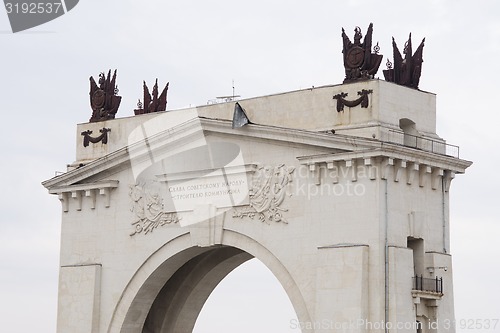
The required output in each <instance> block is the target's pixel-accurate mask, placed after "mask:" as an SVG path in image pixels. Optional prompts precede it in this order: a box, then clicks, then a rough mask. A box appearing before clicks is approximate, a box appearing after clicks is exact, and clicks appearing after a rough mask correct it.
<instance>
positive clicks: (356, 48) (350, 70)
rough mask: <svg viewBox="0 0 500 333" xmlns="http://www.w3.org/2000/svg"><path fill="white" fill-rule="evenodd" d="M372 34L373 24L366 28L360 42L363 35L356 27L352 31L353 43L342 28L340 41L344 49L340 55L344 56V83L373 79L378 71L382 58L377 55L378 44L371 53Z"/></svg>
mask: <svg viewBox="0 0 500 333" xmlns="http://www.w3.org/2000/svg"><path fill="white" fill-rule="evenodd" d="M372 34H373V23H370V25H369V26H368V31H367V32H366V35H365V39H364V41H363V42H361V38H363V35H362V34H361V29H360V28H359V27H356V28H355V29H354V43H352V42H351V40H350V39H349V37H347V35H346V33H345V30H344V28H342V39H343V42H344V47H343V50H342V53H343V54H344V68H345V79H344V83H348V82H353V81H358V80H368V79H373V77H374V76H375V74H376V73H377V71H378V68H379V66H380V63H381V62H382V58H383V56H382V55H380V54H378V51H379V50H380V48H379V46H378V43H377V45H375V47H374V53H372V51H371V48H372Z"/></svg>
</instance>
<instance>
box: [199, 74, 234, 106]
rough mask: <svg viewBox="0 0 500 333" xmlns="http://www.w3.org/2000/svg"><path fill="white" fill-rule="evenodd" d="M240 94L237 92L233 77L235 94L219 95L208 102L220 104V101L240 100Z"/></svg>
mask: <svg viewBox="0 0 500 333" xmlns="http://www.w3.org/2000/svg"><path fill="white" fill-rule="evenodd" d="M240 97H241V96H240V95H236V94H235V88H234V79H233V94H232V95H229V96H218V97H215V99H211V100H209V101H208V102H207V104H219V103H227V102H232V101H236V100H238V98H240Z"/></svg>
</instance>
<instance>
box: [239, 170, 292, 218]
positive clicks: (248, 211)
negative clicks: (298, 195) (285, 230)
mask: <svg viewBox="0 0 500 333" xmlns="http://www.w3.org/2000/svg"><path fill="white" fill-rule="evenodd" d="M294 171H295V167H287V166H285V165H284V164H280V165H278V166H275V167H272V166H261V167H259V168H258V169H257V171H256V172H255V174H254V175H253V178H252V188H251V189H250V192H249V199H250V204H249V205H248V206H247V207H246V208H243V209H241V210H237V209H235V210H234V212H233V217H239V218H244V217H249V218H251V219H255V218H258V219H259V220H260V221H261V222H265V223H267V224H270V223H271V222H277V223H278V222H283V223H286V224H287V223H288V221H287V220H286V218H285V217H284V216H283V213H284V212H287V211H288V209H287V208H283V207H281V204H282V203H283V201H284V200H285V197H287V196H291V193H289V192H288V191H287V190H288V185H289V184H290V183H291V182H292V181H293V177H292V174H293V172H294Z"/></svg>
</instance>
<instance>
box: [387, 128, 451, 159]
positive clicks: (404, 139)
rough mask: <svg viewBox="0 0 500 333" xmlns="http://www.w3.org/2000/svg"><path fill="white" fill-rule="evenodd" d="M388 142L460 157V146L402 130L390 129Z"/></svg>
mask: <svg viewBox="0 0 500 333" xmlns="http://www.w3.org/2000/svg"><path fill="white" fill-rule="evenodd" d="M387 139H388V140H387V141H388V142H390V143H395V144H398V145H402V146H407V147H412V148H416V149H421V150H425V151H430V152H432V153H437V154H441V155H448V156H452V157H456V158H460V147H458V146H455V145H450V144H447V143H445V142H443V141H437V140H432V139H428V138H424V137H421V136H416V135H412V134H408V133H405V132H401V131H395V130H389V136H388V138H387Z"/></svg>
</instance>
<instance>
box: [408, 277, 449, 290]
mask: <svg viewBox="0 0 500 333" xmlns="http://www.w3.org/2000/svg"><path fill="white" fill-rule="evenodd" d="M413 290H419V291H427V292H432V293H438V294H442V293H443V278H438V277H437V276H436V278H435V279H429V278H424V277H423V276H422V275H420V276H418V275H415V276H414V277H413Z"/></svg>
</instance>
